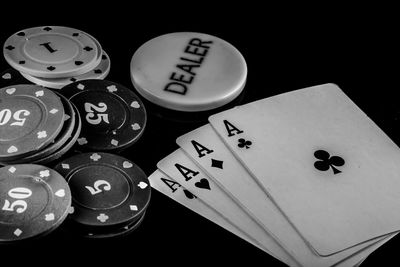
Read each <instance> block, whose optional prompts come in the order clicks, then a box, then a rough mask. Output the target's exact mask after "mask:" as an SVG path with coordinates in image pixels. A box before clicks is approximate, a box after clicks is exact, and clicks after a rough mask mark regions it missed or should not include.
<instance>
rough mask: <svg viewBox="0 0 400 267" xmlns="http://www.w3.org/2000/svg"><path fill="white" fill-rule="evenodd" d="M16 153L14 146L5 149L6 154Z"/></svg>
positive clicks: (16, 149)
mask: <svg viewBox="0 0 400 267" xmlns="http://www.w3.org/2000/svg"><path fill="white" fill-rule="evenodd" d="M17 151H18V148H17V147H15V146H10V147H9V148H8V149H7V153H10V154H11V153H15V152H17Z"/></svg>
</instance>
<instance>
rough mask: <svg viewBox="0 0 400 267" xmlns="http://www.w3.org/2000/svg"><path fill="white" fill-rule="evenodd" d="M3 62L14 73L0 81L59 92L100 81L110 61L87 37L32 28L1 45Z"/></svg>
mask: <svg viewBox="0 0 400 267" xmlns="http://www.w3.org/2000/svg"><path fill="white" fill-rule="evenodd" d="M3 52H4V58H5V59H6V61H7V62H8V63H9V64H10V66H11V67H12V68H13V69H15V70H16V71H17V72H18V73H13V71H12V70H6V71H4V73H2V75H1V79H2V80H5V81H6V82H8V84H9V85H11V84H10V83H9V82H12V80H13V79H15V77H17V78H18V79H21V78H23V79H25V80H26V81H29V82H32V83H34V84H37V85H41V86H45V87H48V88H52V89H60V88H62V87H64V86H65V85H67V84H69V83H72V82H75V81H80V80H85V79H104V78H105V77H106V76H107V75H108V73H109V71H110V65H111V62H110V59H109V57H108V55H107V53H106V52H105V51H104V50H103V49H102V47H101V45H100V43H99V42H98V41H97V40H96V39H95V38H94V37H92V36H91V35H89V34H87V33H85V32H83V31H80V30H77V29H73V28H67V27H60V26H46V27H34V28H29V29H26V30H23V31H19V32H17V33H15V34H13V35H12V36H10V37H9V38H8V39H7V40H6V42H5V43H4V48H3Z"/></svg>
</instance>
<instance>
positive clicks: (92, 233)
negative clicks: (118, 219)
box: [64, 212, 146, 239]
mask: <svg viewBox="0 0 400 267" xmlns="http://www.w3.org/2000/svg"><path fill="white" fill-rule="evenodd" d="M145 214H146V212H144V213H143V214H142V215H140V217H139V218H138V219H136V220H133V221H131V222H129V223H128V224H126V225H125V226H119V227H114V228H109V229H101V228H100V229H99V228H93V227H92V228H90V227H82V226H78V225H76V224H73V223H69V224H66V226H65V227H64V229H66V230H67V231H68V232H69V233H72V234H74V235H76V236H79V237H83V238H90V239H105V238H107V239H109V238H119V237H123V236H126V235H129V234H131V233H132V232H134V231H135V230H136V229H137V228H138V227H139V226H140V225H141V224H142V222H143V220H144V217H145Z"/></svg>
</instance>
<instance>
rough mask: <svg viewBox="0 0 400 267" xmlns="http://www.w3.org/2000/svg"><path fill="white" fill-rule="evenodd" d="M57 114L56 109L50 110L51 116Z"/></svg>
mask: <svg viewBox="0 0 400 267" xmlns="http://www.w3.org/2000/svg"><path fill="white" fill-rule="evenodd" d="M57 112H58V109H56V108H53V109H52V110H50V113H51V114H56V113H57Z"/></svg>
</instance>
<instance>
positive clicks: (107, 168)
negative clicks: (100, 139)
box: [55, 152, 151, 234]
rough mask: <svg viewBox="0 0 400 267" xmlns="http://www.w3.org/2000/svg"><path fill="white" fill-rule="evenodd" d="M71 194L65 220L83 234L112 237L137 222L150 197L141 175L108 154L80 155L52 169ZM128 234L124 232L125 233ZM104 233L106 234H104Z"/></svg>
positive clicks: (121, 158) (133, 167) (144, 178)
mask: <svg viewBox="0 0 400 267" xmlns="http://www.w3.org/2000/svg"><path fill="white" fill-rule="evenodd" d="M55 170H57V171H58V172H59V173H60V174H61V175H63V176H64V178H65V179H66V180H67V182H68V184H69V187H70V189H71V192H72V196H73V200H72V208H71V213H70V215H69V217H68V218H69V219H70V220H71V221H72V222H73V223H74V224H75V225H78V226H80V228H81V229H88V228H90V229H91V232H88V231H87V230H85V232H87V233H102V234H105V233H106V232H107V233H108V234H112V233H115V231H116V229H117V231H118V229H121V228H124V227H126V226H128V228H129V225H131V224H132V223H133V222H138V221H139V218H140V217H141V216H142V215H143V214H144V212H145V210H146V208H147V206H148V204H149V202H150V196H151V188H150V184H149V181H148V179H147V176H146V175H145V173H144V172H143V171H142V170H141V169H140V168H139V167H138V166H137V165H136V164H134V163H133V162H131V161H129V160H127V159H125V158H123V157H120V156H117V155H113V154H109V153H101V152H99V153H83V154H78V155H75V156H73V157H71V158H68V159H66V160H63V161H62V162H60V163H59V164H57V165H56V167H55ZM126 230H128V229H126ZM105 231H106V232H105Z"/></svg>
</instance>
